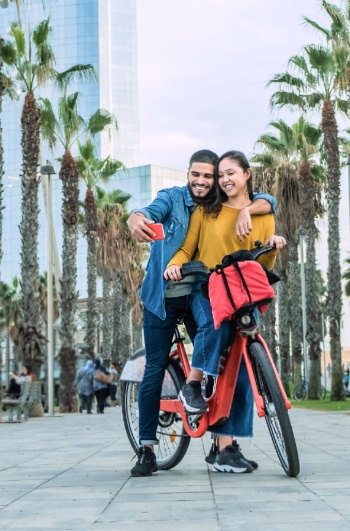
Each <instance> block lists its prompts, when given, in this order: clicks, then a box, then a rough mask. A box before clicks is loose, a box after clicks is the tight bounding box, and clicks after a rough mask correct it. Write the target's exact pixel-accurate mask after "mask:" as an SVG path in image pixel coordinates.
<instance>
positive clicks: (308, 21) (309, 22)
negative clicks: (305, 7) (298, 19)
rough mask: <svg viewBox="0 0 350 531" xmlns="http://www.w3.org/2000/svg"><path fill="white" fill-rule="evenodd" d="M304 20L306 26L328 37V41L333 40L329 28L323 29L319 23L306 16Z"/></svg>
mask: <svg viewBox="0 0 350 531" xmlns="http://www.w3.org/2000/svg"><path fill="white" fill-rule="evenodd" d="M303 20H304V24H305V26H311V27H312V28H314V29H316V30H317V31H319V32H320V33H323V34H324V35H325V36H326V38H327V40H330V39H331V38H332V33H331V31H330V30H328V29H327V28H323V27H322V26H320V25H319V24H318V23H317V22H315V21H314V20H311V19H310V18H308V17H306V16H303Z"/></svg>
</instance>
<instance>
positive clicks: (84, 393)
mask: <svg viewBox="0 0 350 531" xmlns="http://www.w3.org/2000/svg"><path fill="white" fill-rule="evenodd" d="M93 367H94V364H93V362H92V361H91V360H88V361H87V362H86V363H85V366H84V367H83V368H82V369H80V370H79V371H78V373H77V375H76V377H75V380H74V385H76V386H77V388H78V394H79V401H80V406H79V412H80V413H82V412H83V410H84V409H86V410H87V413H89V414H91V413H92V411H91V408H92V400H93V398H94V388H93V384H94V369H93Z"/></svg>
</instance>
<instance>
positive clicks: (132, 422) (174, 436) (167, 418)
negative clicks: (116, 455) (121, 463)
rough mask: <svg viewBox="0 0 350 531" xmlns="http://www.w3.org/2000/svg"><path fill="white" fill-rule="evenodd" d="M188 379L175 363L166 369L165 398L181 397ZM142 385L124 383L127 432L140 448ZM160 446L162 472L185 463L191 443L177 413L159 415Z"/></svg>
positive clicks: (163, 390) (157, 454)
mask: <svg viewBox="0 0 350 531" xmlns="http://www.w3.org/2000/svg"><path fill="white" fill-rule="evenodd" d="M184 381H185V377H184V374H183V371H182V369H181V368H180V366H179V364H178V363H177V362H176V361H174V360H171V361H170V362H169V364H168V366H167V368H166V371H165V377H164V383H163V389H162V397H168V398H177V395H178V393H179V391H180V389H181V388H182V385H183V383H184ZM139 387H140V384H139V383H138V382H122V389H121V392H122V410H123V421H124V426H125V431H126V433H127V436H128V439H129V441H130V444H131V446H132V447H133V449H134V450H135V452H137V451H138V448H139V421H138V391H139ZM157 438H158V439H159V444H158V445H155V446H154V452H155V454H156V458H157V465H158V469H159V470H170V469H171V468H174V467H175V466H176V465H178V464H179V463H180V461H182V459H183V458H184V456H185V454H186V452H187V450H188V446H189V444H190V442H191V438H190V436H189V435H188V434H187V433H186V431H185V428H184V426H183V422H182V419H181V416H180V415H178V414H176V413H167V412H162V411H160V412H159V421H158V428H157Z"/></svg>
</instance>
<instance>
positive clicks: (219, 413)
mask: <svg viewBox="0 0 350 531" xmlns="http://www.w3.org/2000/svg"><path fill="white" fill-rule="evenodd" d="M252 341H258V342H259V343H260V344H261V345H262V347H263V348H264V351H265V353H266V356H267V358H268V359H269V361H270V363H271V366H272V368H273V370H274V373H275V375H276V378H277V382H278V385H279V388H280V391H281V394H282V397H283V400H284V403H285V406H286V408H287V409H290V408H291V404H290V402H289V400H288V398H287V395H286V393H285V390H284V388H283V385H282V382H281V380H280V377H279V374H278V372H277V370H276V367H275V364H274V362H273V359H272V356H271V354H270V351H269V349H268V347H267V345H266V343H265V341H264V339H263V338H262V337H261V335H260V333H259V332H256V333H255V334H253V336H252V337H249V336H243V335H241V333H240V332H239V331H238V330H237V333H236V338H235V340H234V342H233V344H232V346H231V349H230V351H229V353H228V355H227V358H226V362H225V366H224V368H223V372H222V374H220V375H219V376H218V377H217V383H216V388H215V391H214V392H213V394H212V396H211V397H210V398H209V399H208V406H209V411H208V412H207V413H204V414H201V415H194V414H189V413H187V412H186V411H185V410H184V406H183V404H182V402H181V401H180V400H179V399H162V400H161V402H160V410H161V411H165V412H169V413H177V414H179V415H181V418H182V421H183V424H184V427H185V430H186V432H187V434H188V435H190V436H191V437H194V438H198V437H202V436H203V435H204V434H205V432H206V431H207V428H208V426H212V425H213V424H216V423H217V422H218V421H219V420H220V419H227V418H228V417H229V414H230V410H231V405H232V400H233V397H234V392H235V387H236V382H237V377H238V371H239V367H240V363H241V359H242V356H243V357H244V360H245V364H246V367H247V372H248V376H249V380H250V384H251V387H252V392H253V396H254V401H255V404H256V408H257V413H258V416H259V417H264V416H265V415H266V412H265V408H264V402H263V399H262V397H261V395H260V394H259V392H258V388H257V384H256V380H255V375H254V372H253V368H252V364H251V361H250V355H249V349H248V346H249V343H250V342H252ZM175 342H176V349H175V350H172V351H171V353H170V358H178V360H179V361H180V363H181V365H182V368H183V371H184V375H185V377H186V378H187V376H188V374H189V371H190V364H189V361H188V358H187V353H186V351H185V348H184V345H183V341H182V339H181V337H180V335H179V334H177V336H176V340H175Z"/></svg>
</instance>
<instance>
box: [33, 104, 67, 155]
mask: <svg viewBox="0 0 350 531" xmlns="http://www.w3.org/2000/svg"><path fill="white" fill-rule="evenodd" d="M38 106H39V108H40V110H41V134H42V135H43V138H44V139H45V140H46V141H47V142H48V144H49V147H50V149H52V148H53V147H54V146H55V145H56V141H57V139H58V138H59V139H60V140H61V142H62V138H60V129H59V123H58V120H57V118H56V116H55V113H54V111H53V108H52V104H51V101H50V100H49V99H48V98H39V100H38Z"/></svg>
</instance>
